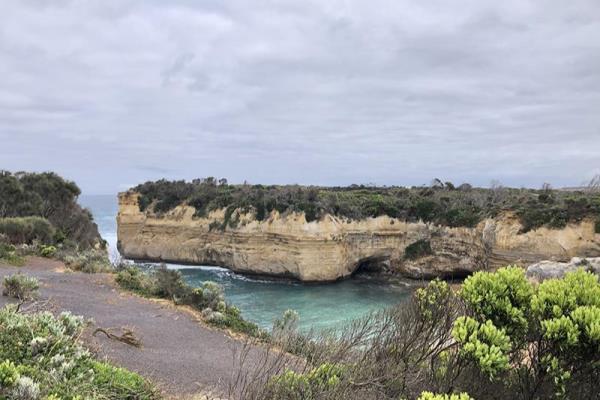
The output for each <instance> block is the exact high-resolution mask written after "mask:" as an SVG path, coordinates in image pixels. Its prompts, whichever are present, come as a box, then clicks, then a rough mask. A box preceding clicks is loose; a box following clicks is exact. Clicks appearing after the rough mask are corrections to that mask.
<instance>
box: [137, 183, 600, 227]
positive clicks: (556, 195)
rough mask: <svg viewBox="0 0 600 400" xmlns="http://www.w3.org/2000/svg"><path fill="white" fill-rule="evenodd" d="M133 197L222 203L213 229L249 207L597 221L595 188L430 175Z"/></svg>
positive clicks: (472, 219)
mask: <svg viewBox="0 0 600 400" xmlns="http://www.w3.org/2000/svg"><path fill="white" fill-rule="evenodd" d="M132 190H133V191H135V192H137V193H139V194H140V197H139V207H140V210H142V211H145V210H147V209H149V210H151V211H153V212H155V213H157V214H162V213H165V212H168V211H169V210H172V209H173V208H175V207H176V206H177V205H180V204H188V205H190V206H193V207H194V208H195V209H196V213H195V215H196V216H197V217H202V216H205V215H207V213H208V212H210V211H212V210H216V209H223V208H225V209H226V210H227V211H226V214H225V220H224V221H222V222H221V223H217V224H215V225H214V227H213V228H219V229H225V228H226V227H227V226H230V227H234V226H235V225H236V224H237V223H238V220H237V218H238V215H237V214H236V213H235V210H238V209H239V210H242V211H243V212H250V211H251V212H254V213H255V215H256V218H257V219H258V220H264V219H265V218H267V217H268V215H269V213H270V212H271V211H273V210H277V211H279V212H280V213H285V212H292V211H295V212H303V213H304V214H305V215H306V219H307V221H309V222H310V221H313V220H316V219H319V218H320V217H321V216H323V215H324V214H327V213H329V214H332V215H336V216H339V217H343V218H348V219H352V220H356V219H362V218H367V217H377V216H380V215H388V216H390V217H392V218H397V219H400V220H405V221H418V220H422V221H425V222H433V223H436V224H440V225H446V226H452V227H459V226H466V227H472V226H475V225H476V224H477V223H478V222H480V221H481V220H482V219H483V218H486V217H494V216H496V215H498V213H500V212H501V211H512V212H514V213H515V214H516V215H517V216H518V217H519V218H520V220H521V223H522V225H523V231H524V232H525V231H529V230H531V229H535V228H538V227H541V226H548V227H551V228H561V227H564V226H565V225H566V224H567V223H568V222H577V221H581V220H582V219H583V218H586V217H594V218H597V219H598V220H599V221H600V193H598V192H593V191H558V190H552V189H551V188H549V187H545V188H543V189H540V190H534V189H513V188H505V187H501V186H496V187H494V188H491V189H483V188H473V187H472V186H471V185H469V184H462V185H460V186H458V187H455V186H454V185H453V184H452V183H450V182H446V183H442V182H441V181H439V180H435V181H434V182H433V183H432V185H430V186H428V187H412V188H405V187H374V186H363V185H361V186H358V185H352V186H349V187H318V186H299V185H286V186H275V185H271V186H265V185H249V184H243V185H230V184H228V183H227V181H226V180H225V179H221V180H218V181H217V180H216V179H214V178H206V179H196V180H193V181H192V182H186V181H167V180H159V181H156V182H146V183H144V184H141V185H138V186H136V187H134V188H133V189H132Z"/></svg>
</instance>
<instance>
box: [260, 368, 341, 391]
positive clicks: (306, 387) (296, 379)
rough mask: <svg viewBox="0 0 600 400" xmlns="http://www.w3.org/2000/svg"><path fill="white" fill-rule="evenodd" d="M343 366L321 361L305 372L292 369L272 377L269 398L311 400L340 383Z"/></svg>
mask: <svg viewBox="0 0 600 400" xmlns="http://www.w3.org/2000/svg"><path fill="white" fill-rule="evenodd" d="M344 371H345V368H344V367H342V366H340V365H336V364H332V363H323V364H321V365H319V366H318V367H317V368H314V369H312V370H310V371H309V372H307V373H306V374H300V373H297V372H294V371H292V370H286V371H285V372H284V373H282V374H280V375H277V376H275V377H273V378H272V379H271V380H270V382H269V384H268V385H269V389H268V390H269V392H270V393H269V398H277V399H290V400H292V399H298V400H312V399H318V398H320V396H323V395H324V394H327V393H328V392H330V391H332V390H334V389H335V388H336V387H337V386H338V385H340V383H341V380H342V378H343V375H344Z"/></svg>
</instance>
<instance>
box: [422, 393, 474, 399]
mask: <svg viewBox="0 0 600 400" xmlns="http://www.w3.org/2000/svg"><path fill="white" fill-rule="evenodd" d="M417 400H473V399H472V398H471V396H469V395H468V394H467V393H459V394H455V393H453V394H434V393H431V392H423V393H421V396H419V398H418V399H417Z"/></svg>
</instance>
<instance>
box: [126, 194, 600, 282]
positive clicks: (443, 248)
mask: <svg viewBox="0 0 600 400" xmlns="http://www.w3.org/2000/svg"><path fill="white" fill-rule="evenodd" d="M194 211H195V210H194V208H192V207H189V206H178V207H176V208H175V209H173V210H172V211H170V212H169V213H167V214H165V215H163V216H157V215H154V214H152V213H150V212H140V210H139V207H138V194H137V193H134V192H126V193H121V194H120V195H119V214H118V217H117V222H118V240H119V248H120V251H121V253H122V254H123V256H125V257H127V258H134V259H144V260H152V261H171V262H180V263H193V264H203V265H218V266H223V267H227V268H230V269H231V270H233V271H237V272H241V273H251V274H263V275H271V276H283V277H290V278H296V279H299V280H302V281H332V280H336V279H340V278H344V277H347V276H349V275H351V274H352V273H353V272H355V271H356V270H357V269H358V268H378V269H384V270H386V271H387V272H391V273H397V274H400V275H403V276H408V277H413V278H431V277H436V276H444V277H451V276H455V277H460V276H464V275H466V274H468V273H470V272H472V271H475V270H478V269H487V268H494V267H497V266H500V265H505V264H512V263H519V264H524V265H527V264H530V263H533V262H537V261H540V260H544V259H553V260H557V261H566V260H569V259H570V258H571V257H574V256H586V257H591V256H600V235H599V234H596V233H595V231H594V223H593V222H592V221H583V222H581V223H578V224H570V225H568V226H567V227H566V228H564V229H560V230H552V229H547V228H541V229H537V230H535V231H530V232H527V233H525V234H519V230H520V228H521V225H520V223H519V221H518V219H517V218H515V217H514V216H513V215H511V214H504V215H502V216H500V217H498V218H496V219H486V220H484V221H482V222H481V223H479V224H478V225H477V226H476V227H475V228H450V227H444V226H436V225H432V224H425V223H422V222H418V223H407V222H404V221H400V220H397V219H393V218H389V217H385V216H382V217H377V218H368V219H363V220H359V221H349V220H345V219H340V218H337V217H334V216H332V215H326V216H325V217H323V218H321V219H320V220H319V221H313V222H306V219H305V218H304V215H303V214H297V213H290V214H287V215H279V214H277V213H276V212H274V213H272V214H271V215H270V216H269V217H268V218H267V219H266V220H264V221H257V220H255V219H254V216H253V214H252V213H248V214H240V215H236V225H235V226H234V227H230V226H227V227H226V228H225V229H224V230H223V229H221V228H219V227H217V226H218V225H219V223H220V222H222V221H223V219H224V213H225V211H224V210H219V211H213V212H211V213H210V214H209V215H208V216H206V217H203V218H196V217H194ZM236 213H237V212H236ZM211 224H212V225H211ZM419 240H424V241H428V242H429V243H430V245H431V250H432V252H431V254H429V255H425V256H422V257H419V258H417V259H408V258H407V257H406V254H405V249H406V248H407V246H409V245H411V244H413V243H415V242H417V241H419Z"/></svg>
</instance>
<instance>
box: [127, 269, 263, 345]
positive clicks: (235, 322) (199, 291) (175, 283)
mask: <svg viewBox="0 0 600 400" xmlns="http://www.w3.org/2000/svg"><path fill="white" fill-rule="evenodd" d="M142 268H143V267H140V266H131V265H130V266H124V267H123V268H121V270H120V271H119V272H118V273H117V275H116V277H115V281H116V282H117V283H118V284H119V285H120V286H121V287H122V288H124V289H127V290H131V291H133V292H136V293H138V294H140V295H142V296H148V297H159V298H165V299H169V300H172V301H174V302H175V303H176V304H182V305H189V306H191V307H193V308H195V309H196V310H198V311H201V312H202V318H203V319H204V320H205V321H206V322H208V323H210V324H212V325H215V326H219V327H222V328H230V329H231V330H233V331H236V332H241V333H245V334H247V335H250V336H254V337H265V335H266V334H265V333H264V332H263V331H262V330H260V329H259V327H258V326H257V325H256V324H254V323H252V322H249V321H246V320H245V319H244V318H243V317H242V315H241V312H240V310H239V309H238V308H237V307H235V306H233V305H230V304H227V303H226V301H225V295H224V292H223V288H222V287H221V286H220V285H218V284H217V283H215V282H210V281H208V282H204V283H203V284H202V286H201V287H198V288H194V287H191V286H190V285H188V284H187V283H185V282H184V280H183V277H182V276H181V272H179V271H177V270H172V269H168V268H167V267H166V266H164V265H162V266H160V267H158V268H145V271H144V270H143V269H142Z"/></svg>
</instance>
